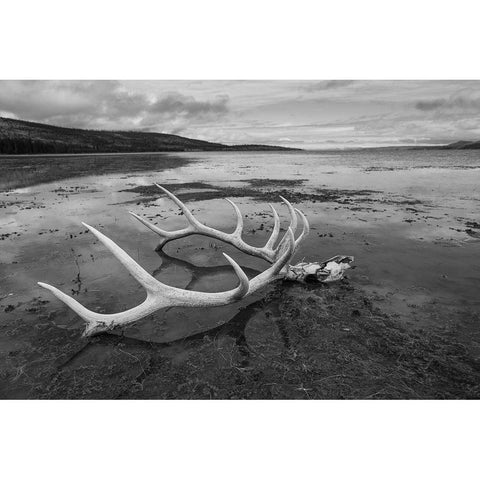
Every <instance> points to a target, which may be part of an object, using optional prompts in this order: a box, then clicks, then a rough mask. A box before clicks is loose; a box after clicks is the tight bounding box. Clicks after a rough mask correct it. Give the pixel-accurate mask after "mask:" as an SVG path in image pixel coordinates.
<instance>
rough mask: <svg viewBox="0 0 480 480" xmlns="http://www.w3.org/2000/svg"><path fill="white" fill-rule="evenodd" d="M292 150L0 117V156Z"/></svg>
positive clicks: (165, 134)
mask: <svg viewBox="0 0 480 480" xmlns="http://www.w3.org/2000/svg"><path fill="white" fill-rule="evenodd" d="M222 150H229V151H246V150H265V151H267V150H292V149H289V148H285V147H276V146H269V145H223V144H221V143H212V142H206V141H203V140H195V139H191V138H186V137H181V136H179V135H171V134H167V133H151V132H139V131H125V132H124V131H104V130H82V129H77V128H64V127H57V126H54V125H46V124H43V123H34V122H27V121H23V120H15V119H12V118H4V117H0V154H3V155H22V154H57V153H126V152H130V153H131V152H189V151H222Z"/></svg>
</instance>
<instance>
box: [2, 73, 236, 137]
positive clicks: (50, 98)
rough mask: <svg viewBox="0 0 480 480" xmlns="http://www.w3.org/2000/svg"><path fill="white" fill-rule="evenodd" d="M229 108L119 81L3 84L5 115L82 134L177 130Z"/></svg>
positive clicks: (220, 98) (224, 102) (221, 101)
mask: <svg viewBox="0 0 480 480" xmlns="http://www.w3.org/2000/svg"><path fill="white" fill-rule="evenodd" d="M228 102H229V97H228V95H216V96H214V97H213V98H208V99H201V100H199V99H196V98H195V97H194V96H192V95H184V94H181V93H179V92H166V93H163V92H156V93H146V92H138V91H135V90H132V89H130V88H129V84H128V82H124V83H122V82H119V81H3V82H0V111H2V112H3V114H4V115H6V116H11V117H17V118H21V119H24V120H33V121H39V122H45V123H50V124H58V125H62V126H71V127H80V128H92V129H98V128H100V129H107V128H108V129H110V128H112V129H132V128H140V129H142V130H150V129H151V130H158V129H160V130H166V131H169V130H171V129H172V130H173V129H177V130H178V128H179V126H178V125H179V124H182V125H183V124H185V123H187V122H189V121H192V120H193V121H198V119H200V118H203V119H205V118H209V119H211V120H212V119H215V118H218V117H219V116H222V115H225V114H226V113H228V111H229V106H228ZM170 127H171V128H170Z"/></svg>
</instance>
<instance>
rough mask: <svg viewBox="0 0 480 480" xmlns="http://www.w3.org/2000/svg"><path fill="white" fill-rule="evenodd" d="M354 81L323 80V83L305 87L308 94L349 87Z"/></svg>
mask: <svg viewBox="0 0 480 480" xmlns="http://www.w3.org/2000/svg"><path fill="white" fill-rule="evenodd" d="M354 82H355V81H354V80H323V81H321V82H315V83H311V84H308V85H306V86H305V90H306V91H307V92H317V91H321V90H332V89H335V88H341V87H348V86H349V85H351V84H353V83H354Z"/></svg>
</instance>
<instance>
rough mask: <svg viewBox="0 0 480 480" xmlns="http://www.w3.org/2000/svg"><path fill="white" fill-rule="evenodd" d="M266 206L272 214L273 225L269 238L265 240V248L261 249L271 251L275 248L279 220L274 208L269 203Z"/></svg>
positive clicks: (278, 231)
mask: <svg viewBox="0 0 480 480" xmlns="http://www.w3.org/2000/svg"><path fill="white" fill-rule="evenodd" d="M268 205H269V207H270V209H271V210H272V213H273V221H274V224H273V230H272V233H271V235H270V238H269V239H268V240H267V243H266V244H265V246H264V247H263V248H266V249H273V247H274V246H275V243H276V242H277V240H278V235H279V233H280V218H279V217H278V213H277V211H276V210H275V208H274V207H273V205H272V204H271V203H269V204H268Z"/></svg>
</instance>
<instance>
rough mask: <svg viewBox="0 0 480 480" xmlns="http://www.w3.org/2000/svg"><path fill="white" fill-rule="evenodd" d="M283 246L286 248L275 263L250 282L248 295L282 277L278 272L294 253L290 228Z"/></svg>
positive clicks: (293, 242) (293, 240)
mask: <svg viewBox="0 0 480 480" xmlns="http://www.w3.org/2000/svg"><path fill="white" fill-rule="evenodd" d="M285 244H286V247H287V248H286V249H285V251H284V252H283V253H282V254H281V255H280V257H279V258H278V259H277V260H276V261H275V263H274V264H273V265H272V266H271V267H270V268H268V269H267V270H265V271H264V272H262V273H261V274H260V275H257V276H256V277H255V278H252V280H250V289H249V291H248V293H249V294H250V293H253V292H255V291H256V290H259V289H260V288H262V287H264V286H265V285H267V284H269V283H270V282H273V281H274V280H277V279H278V278H282V277H283V276H284V275H283V274H281V273H280V272H281V270H282V269H283V268H284V267H285V265H286V264H287V263H288V261H289V260H290V259H291V258H292V256H293V254H294V253H295V237H294V235H293V231H292V229H291V228H290V227H288V230H287V232H286V237H285Z"/></svg>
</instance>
